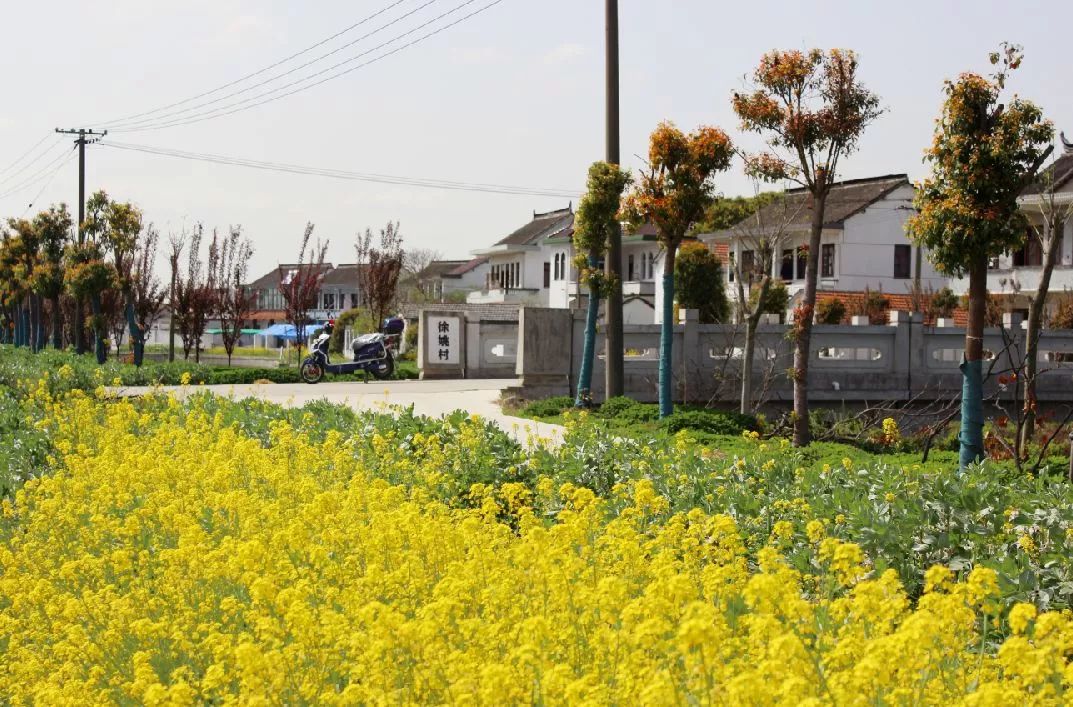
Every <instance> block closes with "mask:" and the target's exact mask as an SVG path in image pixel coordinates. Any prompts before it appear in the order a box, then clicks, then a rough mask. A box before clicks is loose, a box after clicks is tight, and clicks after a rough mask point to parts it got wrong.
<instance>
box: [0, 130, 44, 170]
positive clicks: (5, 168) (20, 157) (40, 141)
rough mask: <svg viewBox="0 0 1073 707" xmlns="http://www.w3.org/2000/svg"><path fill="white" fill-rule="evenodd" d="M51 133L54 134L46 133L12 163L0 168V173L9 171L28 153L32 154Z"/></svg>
mask: <svg viewBox="0 0 1073 707" xmlns="http://www.w3.org/2000/svg"><path fill="white" fill-rule="evenodd" d="M51 135H52V133H45V136H44V137H43V138H41V139H40V140H38V141H37V142H35V143H34V146H33V147H31V148H30V149H29V150H27V151H26V152H23V153H22V154H21V155H19V156H18V157H17V158H15V161H14V162H12V163H11V164H9V165H8V166H7V167H4V168H3V169H0V174H3V173H4V172H6V171H8V170H9V169H11V168H12V167H14V166H15V165H17V164H18V163H19V162H22V160H23V158H25V157H26V155H28V154H30V153H31V152H33V151H34V150H36V149H37V148H38V147H40V146H41V143H43V142H44V141H45V140H48V139H49V137H50V136H51Z"/></svg>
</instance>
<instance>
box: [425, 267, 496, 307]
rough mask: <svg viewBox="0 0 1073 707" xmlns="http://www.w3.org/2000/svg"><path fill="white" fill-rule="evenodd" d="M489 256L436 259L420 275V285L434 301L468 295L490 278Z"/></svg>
mask: <svg viewBox="0 0 1073 707" xmlns="http://www.w3.org/2000/svg"><path fill="white" fill-rule="evenodd" d="M488 272H489V265H488V258H484V257H477V258H471V259H469V260H434V261H432V262H431V263H429V264H428V266H426V267H425V268H424V269H423V270H422V271H421V272H419V273H418V274H417V276H416V278H415V279H416V287H417V289H418V290H420V292H421V294H422V296H423V297H424V298H425V299H427V300H428V301H430V302H446V301H453V300H457V299H464V298H465V297H466V296H467V295H468V294H469V293H470V292H474V291H476V290H480V289H481V288H482V287H484V285H485V283H486V282H487V276H488Z"/></svg>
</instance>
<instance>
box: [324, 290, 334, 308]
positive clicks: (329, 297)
mask: <svg viewBox="0 0 1073 707" xmlns="http://www.w3.org/2000/svg"><path fill="white" fill-rule="evenodd" d="M321 298H322V299H323V300H324V306H323V307H321V309H335V293H334V292H325V293H324V294H322V295H321Z"/></svg>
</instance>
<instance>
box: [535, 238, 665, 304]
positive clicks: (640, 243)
mask: <svg viewBox="0 0 1073 707" xmlns="http://www.w3.org/2000/svg"><path fill="white" fill-rule="evenodd" d="M573 235H574V231H573V228H571V229H570V230H569V231H568V232H563V233H560V234H558V235H556V236H553V237H551V238H548V239H547V241H546V242H545V245H546V247H547V249H548V251H549V254H550V256H551V270H552V277H551V288H550V292H549V300H548V306H549V307H553V308H556V309H568V308H573V307H585V306H587V305H588V288H586V287H585V285H583V284H582V285H579V283H578V281H577V279H578V272H577V267H576V265H575V263H574V260H575V258H576V255H575V251H574V243H573ZM659 252H660V245H659V242H658V241H657V240H656V230H655V228H654V227H653V226H651V225H649V224H646V225H645V226H643V227H641V228H640V229H638V230H637V231H634V232H629V231H626V232H624V233H623V235H622V269H621V272H622V321H623V323H624V324H651V323H652V322H653V321H655V320H654V317H655V305H656V280H657V279H658V277H659V273H658V272H657V269H656V263H657V261H658V259H659ZM600 267H603V262H602V261H601V263H600Z"/></svg>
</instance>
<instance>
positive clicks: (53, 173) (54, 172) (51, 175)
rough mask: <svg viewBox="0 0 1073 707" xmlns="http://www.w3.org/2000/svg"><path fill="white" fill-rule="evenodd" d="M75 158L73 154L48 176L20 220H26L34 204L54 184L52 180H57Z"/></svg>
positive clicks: (23, 211)
mask: <svg viewBox="0 0 1073 707" xmlns="http://www.w3.org/2000/svg"><path fill="white" fill-rule="evenodd" d="M73 157H74V154H73V152H72V154H71V155H70V156H68V158H67V159H65V160H64V161H63V162H60V164H59V165H57V166H56V169H54V170H52V173H51V174H50V175H48V179H47V180H46V181H45V183H44V184H43V185H42V186H41V188H40V189H38V190H37V193H36V194H34V198H33V199H30V203H29V204H27V205H26V208H25V209H23V210H22V214H21V215H20V216H19V218H26V214H27V212H29V211H30V209H32V208H33V206H34V204H36V203H37V200H38V199H40V198H41V195H42V194H44V193H45V190H46V189H48V187H49V185H50V184H52V180H53V179H55V178H56V175H57V174H59V173H60V170H61V169H63V168H64V167H66V166H67V165H68V164H69V163H70V162H71V159H72V158H73Z"/></svg>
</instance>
